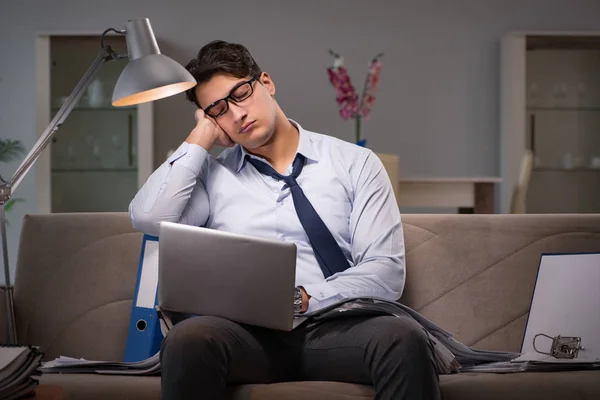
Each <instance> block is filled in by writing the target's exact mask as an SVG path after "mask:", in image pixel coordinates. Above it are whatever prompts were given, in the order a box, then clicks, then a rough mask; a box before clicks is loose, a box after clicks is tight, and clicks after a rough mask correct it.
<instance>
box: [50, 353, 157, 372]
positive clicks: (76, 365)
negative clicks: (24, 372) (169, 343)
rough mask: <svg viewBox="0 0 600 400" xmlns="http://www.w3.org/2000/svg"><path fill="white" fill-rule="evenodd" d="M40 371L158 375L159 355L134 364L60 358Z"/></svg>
mask: <svg viewBox="0 0 600 400" xmlns="http://www.w3.org/2000/svg"><path fill="white" fill-rule="evenodd" d="M40 370H41V371H42V372H43V373H45V374H51V373H62V374H68V373H80V374H81V373H91V374H106V375H159V374H160V353H156V354H155V355H154V356H152V357H150V358H148V359H146V360H142V361H135V362H115V361H92V360H85V359H83V358H79V359H77V358H71V357H64V356H61V357H59V358H57V359H55V360H52V361H48V362H46V363H44V364H43V365H42V367H41V368H40Z"/></svg>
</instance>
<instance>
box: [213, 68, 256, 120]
mask: <svg viewBox="0 0 600 400" xmlns="http://www.w3.org/2000/svg"><path fill="white" fill-rule="evenodd" d="M257 79H258V77H257V76H255V77H254V78H252V79H250V80H248V81H245V82H240V83H239V84H238V85H236V86H235V87H234V88H233V89H231V92H229V96H227V97H224V98H222V99H220V100H217V101H215V102H214V103H212V104H210V105H209V106H208V107H206V108H205V109H204V113H205V114H206V115H208V116H209V117H212V118H218V117H220V116H221V115H223V114H225V113H226V112H227V110H229V100H231V101H233V102H235V103H239V102H241V101H244V100H246V99H247V98H248V97H250V96H252V93H253V92H254V85H253V84H254V81H256V80H257Z"/></svg>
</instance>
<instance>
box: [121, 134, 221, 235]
mask: <svg viewBox="0 0 600 400" xmlns="http://www.w3.org/2000/svg"><path fill="white" fill-rule="evenodd" d="M208 162H209V154H208V152H207V151H206V150H205V149H204V148H202V147H200V146H198V145H195V144H190V143H187V142H184V143H183V144H182V145H181V146H179V148H178V149H177V150H176V151H175V152H174V153H173V154H172V155H171V156H170V157H169V158H168V159H167V160H166V161H165V162H164V163H163V164H162V165H161V166H160V167H159V168H158V169H157V170H156V171H154V172H153V173H152V175H150V177H149V178H148V180H147V181H146V183H144V185H143V186H142V187H141V188H140V190H139V191H138V192H137V194H136V195H135V197H134V198H133V200H132V201H131V203H130V204H129V217H130V220H131V223H132V225H133V227H134V228H136V229H138V230H140V231H142V232H144V233H146V234H148V235H153V236H158V233H159V227H160V225H159V224H160V222H162V221H169V222H179V223H182V224H186V225H195V226H203V225H205V224H206V221H207V220H208V216H209V212H210V206H209V201H208V195H207V193H206V190H205V186H204V175H205V173H206V169H207V164H208Z"/></svg>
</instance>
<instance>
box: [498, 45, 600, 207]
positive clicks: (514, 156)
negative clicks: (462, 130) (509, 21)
mask: <svg viewBox="0 0 600 400" xmlns="http://www.w3.org/2000/svg"><path fill="white" fill-rule="evenodd" d="M501 70H502V74H501V76H502V79H501V162H502V167H501V172H502V175H503V178H504V182H506V185H504V187H503V190H502V194H501V196H502V205H503V210H502V211H503V212H507V211H508V210H507V209H506V205H507V203H506V201H507V199H509V198H510V195H511V193H510V192H511V191H512V188H513V184H514V183H515V182H516V180H517V178H518V172H519V170H518V168H519V163H520V159H521V157H522V155H523V154H524V152H525V149H530V150H531V151H532V152H533V154H534V163H533V165H534V167H533V171H532V174H531V181H530V184H529V188H528V191H527V200H526V205H527V207H526V211H527V212H530V213H563V212H566V213H593V212H600V79H599V76H600V74H599V72H600V36H594V35H589V34H586V35H583V34H581V35H579V34H572V35H566V34H526V33H518V34H511V35H509V36H507V37H505V38H504V40H503V44H502V67H501Z"/></svg>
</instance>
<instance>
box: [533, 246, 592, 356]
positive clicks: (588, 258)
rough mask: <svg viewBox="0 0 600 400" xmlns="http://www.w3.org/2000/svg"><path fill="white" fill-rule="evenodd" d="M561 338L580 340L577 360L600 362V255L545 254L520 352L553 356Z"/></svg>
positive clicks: (567, 341) (568, 342)
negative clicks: (554, 339) (555, 341)
mask: <svg viewBox="0 0 600 400" xmlns="http://www.w3.org/2000/svg"><path fill="white" fill-rule="evenodd" d="M536 335H540V336H538V337H537V338H536V339H535V348H534V338H535V337H536ZM543 335H547V336H543ZM559 335H560V336H562V337H563V339H564V341H565V343H567V344H569V346H570V345H572V344H574V343H573V341H571V340H570V339H568V338H570V337H573V338H580V339H581V346H582V347H584V350H580V351H579V352H578V355H577V358H578V359H588V360H600V253H571V254H542V256H541V259H540V265H539V269H538V275H537V279H536V282H535V287H534V291H533V298H532V301H531V306H530V309H529V317H528V319H527V325H526V328H525V335H524V337H523V343H522V346H521V352H522V353H527V352H536V348H537V350H538V351H540V352H544V353H551V350H552V344H553V338H555V337H557V336H559ZM565 337H567V339H565Z"/></svg>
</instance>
